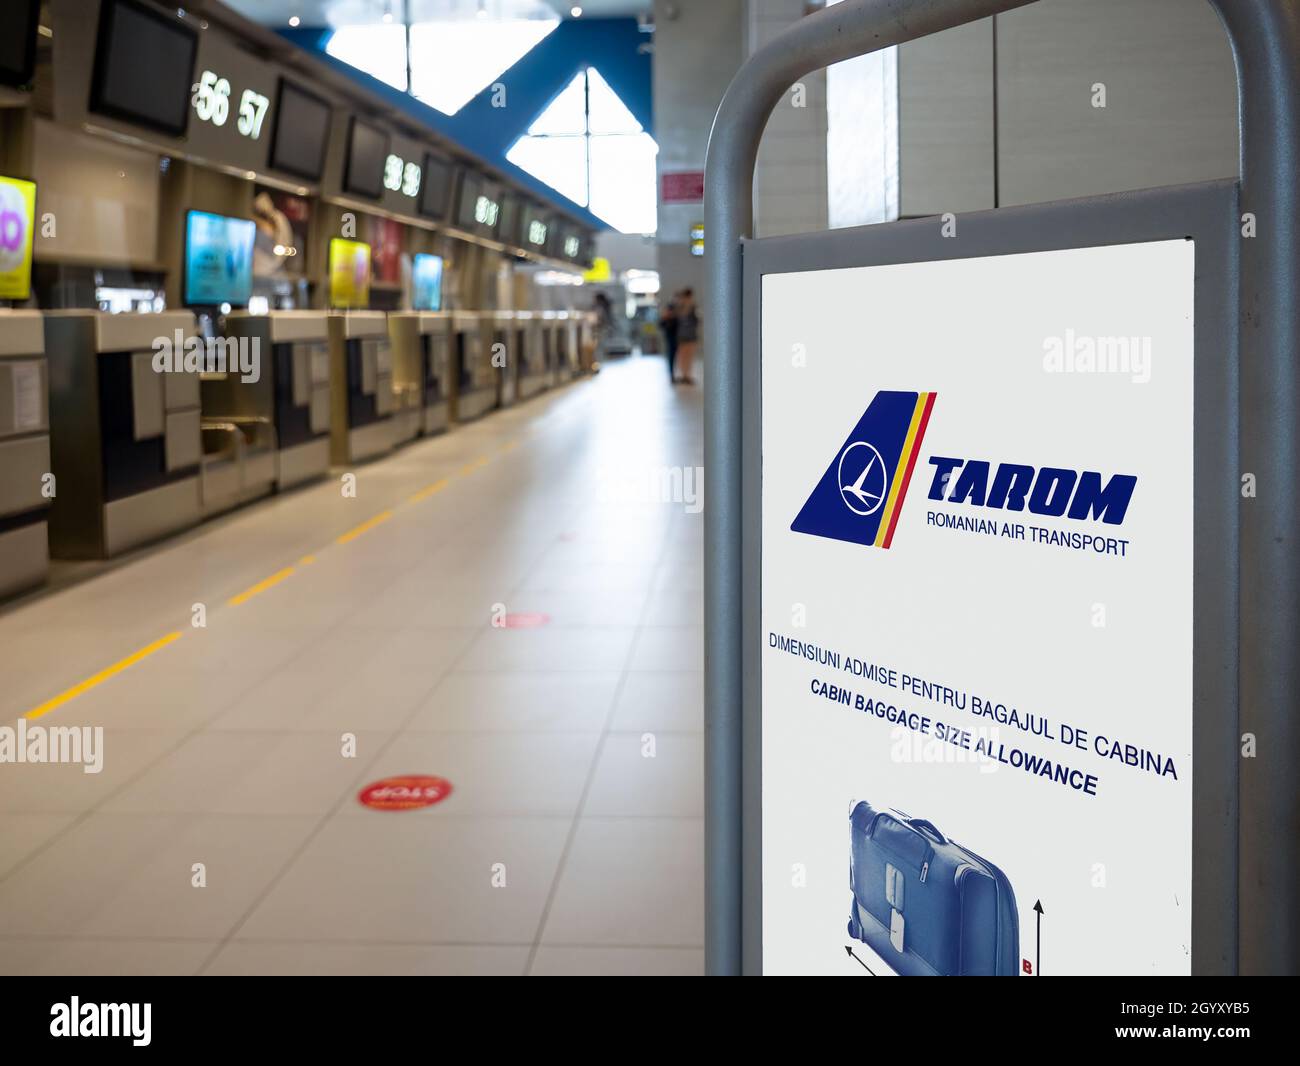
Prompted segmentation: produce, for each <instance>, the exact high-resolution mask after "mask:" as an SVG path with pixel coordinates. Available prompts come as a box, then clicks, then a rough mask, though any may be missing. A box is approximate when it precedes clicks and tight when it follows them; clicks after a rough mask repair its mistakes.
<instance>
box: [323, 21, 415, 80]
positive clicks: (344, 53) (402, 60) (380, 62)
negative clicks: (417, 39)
mask: <svg viewBox="0 0 1300 1066" xmlns="http://www.w3.org/2000/svg"><path fill="white" fill-rule="evenodd" d="M325 51H326V53H328V54H329V55H332V56H333V57H334V58H335V59H341V60H342V61H343V62H344V63H346V64H347V65H348V66H350V67H356V68H357V70H360V71H363V72H364V73H366V74H369V75H370V76H371V77H372V78H378V79H379V80H380V81H382V82H384V83H386V84H388V85H391V86H392V87H393V88H394V89H401V90H402V91H403V92H405V91H406V31H405V30H404V29H403V28H402V27H401V26H344V27H342V28H340V29H337V30H335V31H334V33H333V34H331V36H330V39H329V41H328V42H327V43H326V45H325Z"/></svg>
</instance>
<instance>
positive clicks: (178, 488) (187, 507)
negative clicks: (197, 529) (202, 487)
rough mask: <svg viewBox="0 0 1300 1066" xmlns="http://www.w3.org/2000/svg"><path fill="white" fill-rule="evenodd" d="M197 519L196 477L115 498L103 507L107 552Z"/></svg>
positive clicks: (190, 524)
mask: <svg viewBox="0 0 1300 1066" xmlns="http://www.w3.org/2000/svg"><path fill="white" fill-rule="evenodd" d="M198 520H199V479H198V478H197V477H187V478H185V479H184V480H183V481H175V482H172V484H170V485H164V486H163V487H162V488H158V489H150V490H149V491H148V492H141V493H138V494H137V495H135V496H127V497H125V498H124V499H120V500H114V501H113V502H112V503H110V504H108V505H107V506H106V507H105V508H104V554H105V556H111V555H116V554H118V553H119V552H122V551H125V550H126V549H127V548H133V547H135V546H136V545H137V544H143V543H145V542H146V541H149V540H154V539H156V538H157V537H161V536H163V535H164V534H167V533H172V532H175V531H176V530H178V529H184V528H185V527H186V526H192V525H194V524H195V523H196V522H197V521H198Z"/></svg>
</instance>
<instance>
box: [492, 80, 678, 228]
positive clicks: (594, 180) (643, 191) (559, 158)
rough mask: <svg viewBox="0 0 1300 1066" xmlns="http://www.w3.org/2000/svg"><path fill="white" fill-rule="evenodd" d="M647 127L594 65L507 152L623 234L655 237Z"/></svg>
mask: <svg viewBox="0 0 1300 1066" xmlns="http://www.w3.org/2000/svg"><path fill="white" fill-rule="evenodd" d="M658 153H659V146H658V145H657V144H655V141H654V138H653V137H651V136H650V135H649V134H648V133H646V132H645V130H643V129H642V128H641V124H640V123H639V122H637V120H636V116H634V115H633V114H632V112H631V111H630V110H629V109H628V107H627V105H626V104H625V103H623V101H622V100H621V99H619V96H618V94H617V93H616V92H614V90H613V89H612V88H611V87H610V85H609V83H608V82H607V81H606V80H605V79H604V78H603V77H601V75H600V72H599V71H598V70H596V68H595V67H588V68H586V69H585V70H583V71H580V72H579V73H578V74H577V75H575V76H574V78H573V80H572V81H570V82H569V83H568V84H567V85H566V86H565V87H564V88H563V89H562V90H561V91H560V93H559V95H557V96H556V97H555V99H554V100H552V101H551V102H550V104H548V105H547V106H546V108H545V109H544V110H543V111H542V113H541V114H540V115H538V116H537V118H536V119H535V120H534V121H533V123H532V125H531V126H529V127H528V132H527V133H526V134H524V136H522V137H520V138H519V140H517V141H516V142H515V143H514V144H513V145H512V146H511V148H510V151H509V152H507V153H506V158H507V159H509V160H510V162H512V163H514V164H515V165H516V166H519V167H522V168H523V169H524V170H526V171H528V172H529V173H530V174H532V175H533V176H534V177H537V178H539V179H541V180H542V181H544V182H546V184H547V185H549V186H551V188H553V189H555V190H556V191H557V192H561V193H563V194H564V195H565V196H567V197H569V199H571V200H573V201H574V202H575V203H578V204H581V205H582V206H583V207H587V208H590V209H591V211H592V213H593V214H595V215H597V216H598V217H600V218H601V219H603V220H604V221H606V222H608V223H609V224H610V225H611V226H613V227H614V228H615V229H617V230H619V231H620V232H622V233H653V232H654V231H655V228H656V226H657V224H658V223H657V217H656V206H655V156H656V155H658Z"/></svg>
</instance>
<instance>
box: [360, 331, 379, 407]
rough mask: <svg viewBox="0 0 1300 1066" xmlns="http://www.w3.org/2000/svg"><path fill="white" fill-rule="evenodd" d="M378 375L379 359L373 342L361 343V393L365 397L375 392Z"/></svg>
mask: <svg viewBox="0 0 1300 1066" xmlns="http://www.w3.org/2000/svg"><path fill="white" fill-rule="evenodd" d="M378 374H379V357H378V353H377V351H376V345H375V342H374V341H362V342H361V391H362V393H364V394H365V395H366V396H372V395H374V392H375V378H376V377H377V376H378Z"/></svg>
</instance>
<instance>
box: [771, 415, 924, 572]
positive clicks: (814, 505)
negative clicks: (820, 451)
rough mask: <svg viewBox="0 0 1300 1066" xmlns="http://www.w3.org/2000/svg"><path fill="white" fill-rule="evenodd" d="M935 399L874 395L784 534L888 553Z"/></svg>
mask: <svg viewBox="0 0 1300 1066" xmlns="http://www.w3.org/2000/svg"><path fill="white" fill-rule="evenodd" d="M936 395H938V394H937V393H933V392H878V393H876V398H875V399H874V400H872V401H871V406H870V407H868V408H867V409H866V411H864V412H863V415H862V417H861V418H860V419H858V424H857V425H856V426H854V427H853V432H852V433H850V434H849V436H848V439H847V440H846V441H845V442H844V444H843V445H842V446H841V447H840V450H839V452H837V453H836V455H835V458H834V459H832V460H831V465H830V466H828V467H827V468H826V473H824V474H823V475H822V478H821V480H820V481H819V482H817V487H816V488H815V489H813V491H812V495H811V496H809V497H808V502H807V503H805V504H804V505H803V510H801V511H800V512H799V515H798V517H797V518H796V519H795V520H794V522H793V524H792V525H791V526H790V528H791V529H792V530H793V531H794V532H795V533H808V534H811V535H812V536H814V537H828V538H830V539H831V540H847V541H849V542H850V543H853V544H867V545H871V546H874V547H877V548H888V547H889V545H890V542H891V541H892V540H893V539H894V528H895V527H896V526H897V525H898V516H899V514H901V513H902V510H903V500H904V498H905V497H906V496H907V485H908V482H910V481H911V480H912V470H913V468H914V467H915V466H916V456H917V453H918V452H919V451H920V450H921V441H922V439H924V437H925V427H926V425H927V424H928V423H929V421H930V411H931V410H932V409H933V408H934V398H935V396H936Z"/></svg>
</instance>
